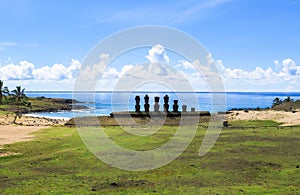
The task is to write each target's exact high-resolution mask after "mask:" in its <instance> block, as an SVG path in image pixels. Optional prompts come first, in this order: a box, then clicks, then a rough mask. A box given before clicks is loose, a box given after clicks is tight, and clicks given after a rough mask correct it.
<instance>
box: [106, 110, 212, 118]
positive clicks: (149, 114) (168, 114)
mask: <svg viewBox="0 0 300 195" xmlns="http://www.w3.org/2000/svg"><path fill="white" fill-rule="evenodd" d="M128 116H131V117H137V118H146V117H165V116H166V117H181V116H188V117H195V116H210V112H209V111H195V112H113V113H110V117H118V118H125V117H128Z"/></svg>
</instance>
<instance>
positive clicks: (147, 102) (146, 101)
mask: <svg viewBox="0 0 300 195" xmlns="http://www.w3.org/2000/svg"><path fill="white" fill-rule="evenodd" d="M144 100H145V104H144V108H145V112H149V108H150V104H149V96H148V95H145V97H144Z"/></svg>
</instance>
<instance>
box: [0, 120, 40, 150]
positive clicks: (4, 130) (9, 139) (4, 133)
mask: <svg viewBox="0 0 300 195" xmlns="http://www.w3.org/2000/svg"><path fill="white" fill-rule="evenodd" d="M45 127H46V126H21V125H0V147H1V145H5V144H11V143H15V142H19V141H26V140H30V139H33V138H34V135H33V134H32V133H33V132H36V131H38V130H40V129H42V128H45Z"/></svg>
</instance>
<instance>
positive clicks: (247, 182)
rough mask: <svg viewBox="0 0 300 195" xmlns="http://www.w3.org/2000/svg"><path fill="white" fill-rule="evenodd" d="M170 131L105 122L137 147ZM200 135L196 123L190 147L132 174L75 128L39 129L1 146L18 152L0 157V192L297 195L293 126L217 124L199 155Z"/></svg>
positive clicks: (299, 179)
mask: <svg viewBox="0 0 300 195" xmlns="http://www.w3.org/2000/svg"><path fill="white" fill-rule="evenodd" d="M242 123H243V122H242V121H239V124H240V125H242ZM255 123H256V125H258V126H259V125H261V126H265V125H267V124H265V122H263V121H260V122H255ZM267 123H268V124H269V123H270V121H268V122H267ZM247 124H249V122H245V125H247ZM272 124H273V123H272ZM175 131H176V128H174V127H167V126H165V127H163V129H162V130H160V131H159V132H158V133H156V134H155V135H153V136H149V137H138V136H132V135H130V134H128V133H126V132H124V131H123V130H122V129H121V128H120V127H107V128H106V132H107V133H108V134H109V136H110V137H111V138H112V139H113V140H114V141H116V142H117V143H119V144H120V145H122V146H124V147H127V148H130V149H139V150H143V149H145V150H146V149H151V148H155V147H159V146H160V145H161V144H162V143H164V142H167V141H168V140H169V139H170V138H171V137H172V136H173V134H174V133H175ZM204 134H205V129H203V128H201V127H200V128H199V129H198V132H197V135H196V136H195V138H194V140H193V142H192V143H191V145H190V146H189V147H188V148H187V150H186V151H185V152H184V153H183V154H182V155H181V156H179V157H178V158H177V159H176V160H174V161H173V162H172V163H170V164H168V165H166V166H163V167H161V168H158V169H155V170H149V171H136V172H133V171H124V170H120V169H117V168H114V167H111V166H109V165H106V164H105V163H103V162H101V161H100V160H98V159H97V158H96V157H94V156H93V154H91V153H90V152H89V151H88V149H87V148H86V147H85V145H84V144H83V142H82V141H81V139H80V136H79V135H78V133H77V129H76V128H68V127H52V128H49V129H45V130H41V131H39V132H37V133H36V136H37V137H36V138H35V139H34V140H32V141H28V142H20V143H15V144H11V145H6V146H5V147H4V148H3V149H1V150H5V151H10V152H14V153H19V154H17V155H14V156H6V157H0V194H2V193H3V194H16V193H17V194H34V193H42V194H47V193H49V194H50V193H56V194H68V193H69V194H93V193H95V194H99V193H100V194H141V193H148V194H174V193H177V194H200V193H201V194H239V193H241V194H298V193H300V186H299V183H300V168H299V165H300V128H292V129H291V128H284V129H277V128H274V127H270V128H266V129H265V128H256V129H245V130H239V129H223V130H222V133H221V135H220V137H219V139H218V141H217V142H216V144H215V145H214V147H213V149H212V150H211V151H210V152H209V153H208V154H207V155H206V156H204V157H200V156H198V154H197V153H198V151H199V147H200V144H201V141H202V139H203V136H204Z"/></svg>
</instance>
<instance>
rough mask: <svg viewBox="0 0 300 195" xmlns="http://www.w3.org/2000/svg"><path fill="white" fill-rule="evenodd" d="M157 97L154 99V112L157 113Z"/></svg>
mask: <svg viewBox="0 0 300 195" xmlns="http://www.w3.org/2000/svg"><path fill="white" fill-rule="evenodd" d="M158 103H159V97H154V112H159V104H158Z"/></svg>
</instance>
